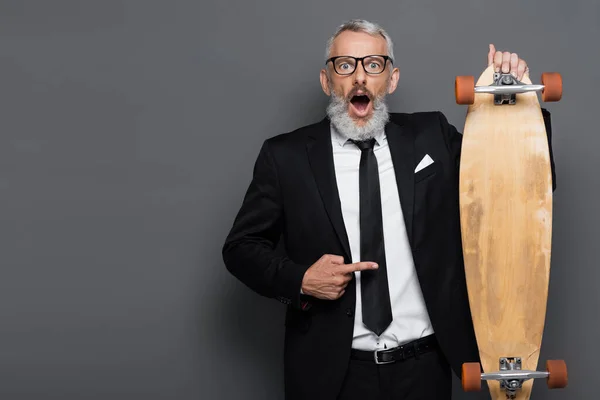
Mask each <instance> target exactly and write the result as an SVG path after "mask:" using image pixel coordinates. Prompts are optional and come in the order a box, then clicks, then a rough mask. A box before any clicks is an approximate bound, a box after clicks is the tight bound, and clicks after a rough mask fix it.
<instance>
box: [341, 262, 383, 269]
mask: <svg viewBox="0 0 600 400" xmlns="http://www.w3.org/2000/svg"><path fill="white" fill-rule="evenodd" d="M377 268H379V266H378V265H377V263H374V262H370V261H361V262H357V263H353V264H346V265H344V270H345V271H346V272H354V271H365V270H370V269H377Z"/></svg>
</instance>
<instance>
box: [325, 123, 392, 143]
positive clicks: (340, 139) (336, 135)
mask: <svg viewBox="0 0 600 400" xmlns="http://www.w3.org/2000/svg"><path fill="white" fill-rule="evenodd" d="M330 127H331V136H332V138H333V141H334V143H335V144H337V145H338V146H340V147H343V146H344V145H345V144H348V143H352V142H350V139H348V138H346V137H345V136H343V135H342V134H341V133H340V132H338V130H337V129H335V126H333V124H330ZM385 140H387V139H386V136H385V131H384V130H382V131H381V132H378V133H377V135H375V145H376V146H381V145H382V144H383V143H384V141H385Z"/></svg>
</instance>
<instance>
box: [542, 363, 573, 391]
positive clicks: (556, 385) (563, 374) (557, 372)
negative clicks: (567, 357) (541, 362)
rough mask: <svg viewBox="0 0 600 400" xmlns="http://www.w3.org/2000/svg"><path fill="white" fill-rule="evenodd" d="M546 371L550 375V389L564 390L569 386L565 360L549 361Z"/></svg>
mask: <svg viewBox="0 0 600 400" xmlns="http://www.w3.org/2000/svg"><path fill="white" fill-rule="evenodd" d="M546 371H548V372H549V373H550V374H549V376H548V379H547V380H546V383H547V384H548V387H549V388H550V389H562V388H564V387H566V386H567V383H568V381H569V379H568V375H567V364H566V363H565V362H564V360H547V361H546Z"/></svg>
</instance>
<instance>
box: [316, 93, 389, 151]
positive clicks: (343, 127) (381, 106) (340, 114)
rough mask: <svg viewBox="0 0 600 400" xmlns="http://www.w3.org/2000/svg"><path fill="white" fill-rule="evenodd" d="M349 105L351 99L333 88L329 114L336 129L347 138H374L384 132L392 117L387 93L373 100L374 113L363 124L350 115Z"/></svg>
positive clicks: (328, 108)
mask: <svg viewBox="0 0 600 400" xmlns="http://www.w3.org/2000/svg"><path fill="white" fill-rule="evenodd" d="M330 89H331V88H330ZM348 107H349V101H347V100H346V99H344V98H341V97H338V96H337V95H336V94H335V92H334V91H333V90H331V99H330V101H329V105H328V106H327V116H328V117H329V119H330V121H331V123H332V124H333V126H334V127H335V129H336V130H337V131H338V132H339V133H340V134H341V135H342V136H344V137H345V138H347V139H351V140H367V139H372V138H374V137H375V136H377V135H378V134H379V133H381V132H383V130H384V129H385V125H386V124H387V122H388V121H389V118H390V117H389V112H388V107H387V104H386V103H385V95H382V96H380V97H376V98H375V99H374V100H373V115H372V116H371V118H370V119H369V120H368V121H367V123H366V124H364V125H363V126H358V125H357V124H356V122H355V121H354V120H353V119H352V117H350V115H348Z"/></svg>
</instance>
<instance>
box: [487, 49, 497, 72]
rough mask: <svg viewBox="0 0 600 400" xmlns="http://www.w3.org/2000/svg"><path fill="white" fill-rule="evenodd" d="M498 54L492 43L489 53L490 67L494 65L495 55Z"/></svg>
mask: <svg viewBox="0 0 600 400" xmlns="http://www.w3.org/2000/svg"><path fill="white" fill-rule="evenodd" d="M495 53H496V47H494V45H493V44H491V43H490V51H489V53H488V67H489V66H490V65H492V64H493V63H494V54H495Z"/></svg>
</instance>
